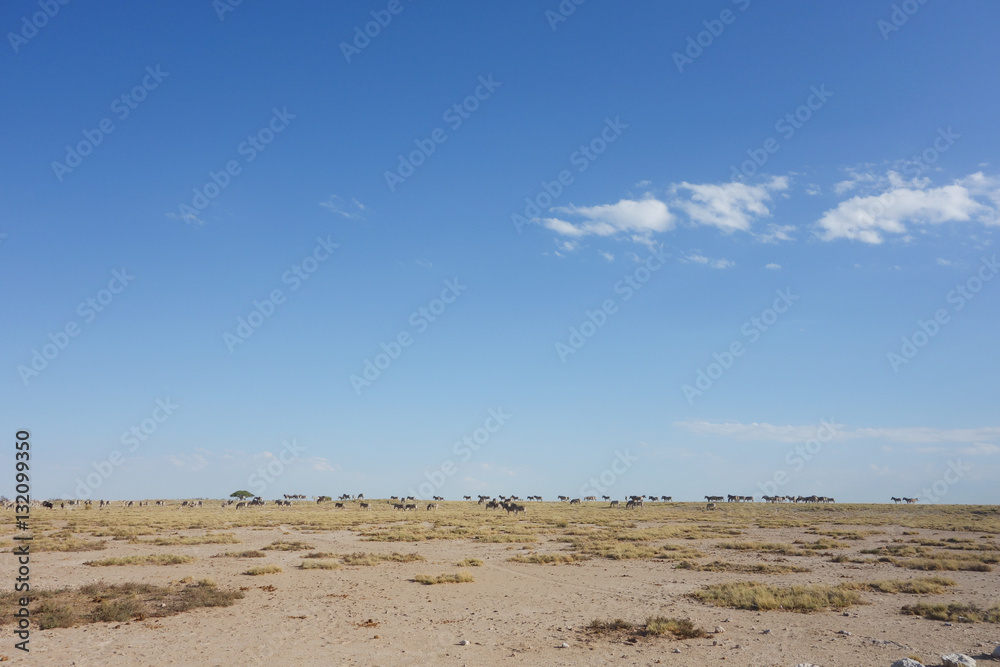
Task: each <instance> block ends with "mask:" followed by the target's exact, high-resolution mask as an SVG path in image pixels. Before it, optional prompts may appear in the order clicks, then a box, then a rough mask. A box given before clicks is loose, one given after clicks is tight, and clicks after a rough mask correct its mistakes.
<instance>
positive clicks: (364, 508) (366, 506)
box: [360, 503, 372, 511]
mask: <svg viewBox="0 0 1000 667" xmlns="http://www.w3.org/2000/svg"><path fill="white" fill-rule="evenodd" d="M360 507H361V509H363V510H365V511H371V508H372V506H371V505H370V504H368V503H361V505H360Z"/></svg>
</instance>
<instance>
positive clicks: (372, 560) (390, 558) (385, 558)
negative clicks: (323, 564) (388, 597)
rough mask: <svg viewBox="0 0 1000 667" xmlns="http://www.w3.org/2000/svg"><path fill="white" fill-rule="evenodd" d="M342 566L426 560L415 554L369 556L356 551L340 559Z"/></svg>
mask: <svg viewBox="0 0 1000 667" xmlns="http://www.w3.org/2000/svg"><path fill="white" fill-rule="evenodd" d="M340 560H341V562H342V563H343V564H344V565H378V564H379V563H388V562H392V563H414V562H417V561H425V560H427V559H426V558H424V557H423V556H421V555H420V554H417V553H411V554H401V553H397V552H395V551H393V552H392V553H391V554H370V553H365V552H364V551H357V552H355V553H352V554H345V555H343V556H341V558H340Z"/></svg>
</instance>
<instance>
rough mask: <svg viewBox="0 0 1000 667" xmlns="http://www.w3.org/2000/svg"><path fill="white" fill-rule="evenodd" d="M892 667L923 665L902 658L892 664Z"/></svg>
mask: <svg viewBox="0 0 1000 667" xmlns="http://www.w3.org/2000/svg"><path fill="white" fill-rule="evenodd" d="M892 667H924V664H923V663H922V662H917V661H916V660H914V659H913V658H903V659H902V660H897V661H896V662H894V663H892Z"/></svg>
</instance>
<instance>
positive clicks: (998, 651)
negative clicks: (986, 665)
mask: <svg viewBox="0 0 1000 667" xmlns="http://www.w3.org/2000/svg"><path fill="white" fill-rule="evenodd" d="M992 656H993V658H994V659H996V660H1000V646H997V647H996V648H995V649H993V653H992Z"/></svg>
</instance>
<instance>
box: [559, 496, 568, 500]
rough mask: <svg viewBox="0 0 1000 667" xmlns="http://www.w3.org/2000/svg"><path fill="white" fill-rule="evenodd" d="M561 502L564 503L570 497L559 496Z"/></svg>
mask: <svg viewBox="0 0 1000 667" xmlns="http://www.w3.org/2000/svg"><path fill="white" fill-rule="evenodd" d="M559 500H562V501H566V500H569V496H559Z"/></svg>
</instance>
